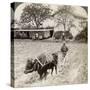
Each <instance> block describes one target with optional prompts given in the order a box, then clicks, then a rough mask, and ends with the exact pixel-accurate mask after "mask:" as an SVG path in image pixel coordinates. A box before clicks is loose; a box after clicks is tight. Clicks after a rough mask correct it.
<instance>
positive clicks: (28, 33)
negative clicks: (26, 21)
mask: <svg viewBox="0 0 90 90" xmlns="http://www.w3.org/2000/svg"><path fill="white" fill-rule="evenodd" d="M53 32H54V29H53V28H41V29H28V30H27V29H26V30H12V31H11V35H12V36H11V38H16V39H33V40H38V39H39V40H42V39H47V38H50V37H52V35H53Z"/></svg>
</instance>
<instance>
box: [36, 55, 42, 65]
mask: <svg viewBox="0 0 90 90" xmlns="http://www.w3.org/2000/svg"><path fill="white" fill-rule="evenodd" d="M36 60H37V61H38V62H39V64H40V65H41V66H42V67H43V66H44V65H43V64H42V63H41V62H40V61H39V59H38V58H37V57H36Z"/></svg>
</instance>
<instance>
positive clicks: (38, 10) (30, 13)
mask: <svg viewBox="0 0 90 90" xmlns="http://www.w3.org/2000/svg"><path fill="white" fill-rule="evenodd" d="M50 13H51V10H50V8H49V6H48V5H47V6H46V5H42V4H30V5H27V6H25V8H24V9H23V12H22V14H21V18H20V20H21V23H28V24H29V25H31V26H33V27H35V28H39V27H40V25H42V23H43V21H44V20H45V19H46V18H48V17H49V16H50Z"/></svg>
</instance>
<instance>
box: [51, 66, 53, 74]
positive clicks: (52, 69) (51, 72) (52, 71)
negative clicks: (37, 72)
mask: <svg viewBox="0 0 90 90" xmlns="http://www.w3.org/2000/svg"><path fill="white" fill-rule="evenodd" d="M52 74H53V67H52V71H51V75H52Z"/></svg>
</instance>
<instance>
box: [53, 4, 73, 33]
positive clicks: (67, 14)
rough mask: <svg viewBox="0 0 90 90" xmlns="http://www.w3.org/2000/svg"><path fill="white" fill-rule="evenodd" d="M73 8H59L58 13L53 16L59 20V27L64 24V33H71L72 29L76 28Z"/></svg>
mask: <svg viewBox="0 0 90 90" xmlns="http://www.w3.org/2000/svg"><path fill="white" fill-rule="evenodd" d="M70 10H72V8H71V6H62V7H59V8H58V11H56V12H55V13H54V14H53V16H54V17H55V18H56V20H57V26H58V25H60V24H62V25H63V27H64V31H70V28H71V27H74V24H73V20H74V16H73V15H72V13H71V11H70Z"/></svg>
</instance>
